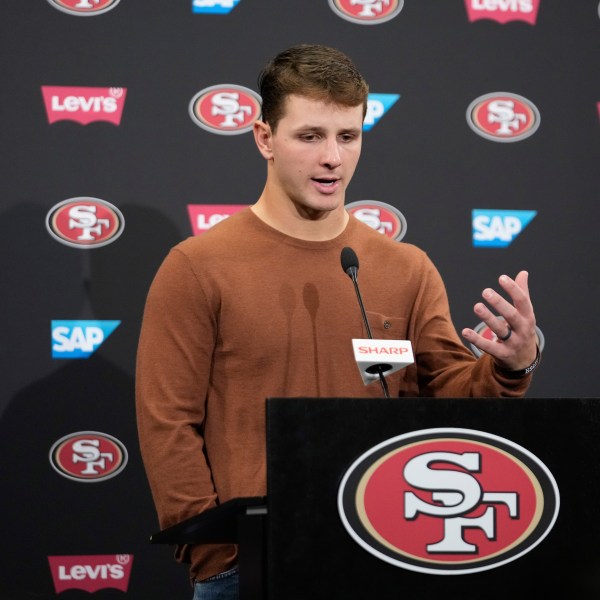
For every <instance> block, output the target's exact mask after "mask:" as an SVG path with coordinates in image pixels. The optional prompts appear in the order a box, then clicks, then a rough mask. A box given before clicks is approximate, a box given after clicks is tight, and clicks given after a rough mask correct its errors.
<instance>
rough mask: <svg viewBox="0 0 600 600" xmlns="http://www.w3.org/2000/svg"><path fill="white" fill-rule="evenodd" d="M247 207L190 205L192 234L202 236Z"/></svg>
mask: <svg viewBox="0 0 600 600" xmlns="http://www.w3.org/2000/svg"><path fill="white" fill-rule="evenodd" d="M247 206H248V205H247V204H188V214H189V217H190V222H191V224H192V232H193V233H194V235H200V234H201V233H204V232H206V231H208V230H209V229H210V228H211V227H213V226H214V225H216V224H217V223H220V222H221V221H224V220H225V219H227V217H230V216H231V215H232V214H234V213H236V212H238V211H239V210H242V209H243V208H246V207H247Z"/></svg>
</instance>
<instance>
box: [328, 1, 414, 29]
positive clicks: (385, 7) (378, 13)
mask: <svg viewBox="0 0 600 600" xmlns="http://www.w3.org/2000/svg"><path fill="white" fill-rule="evenodd" d="M329 6H330V7H331V9H332V10H333V12H335V13H336V14H337V15H338V16H340V17H342V19H346V21H351V22H352V23H358V24H359V25H379V24H380V23H384V22H385V21H389V20H390V19H393V18H394V17H395V16H396V15H398V14H399V13H400V11H401V10H402V8H403V7H404V0H329Z"/></svg>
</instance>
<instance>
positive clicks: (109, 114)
mask: <svg viewBox="0 0 600 600" xmlns="http://www.w3.org/2000/svg"><path fill="white" fill-rule="evenodd" d="M126 95H127V88H123V87H108V88H102V87H71V86H62V85H43V86H42V97H43V98H44V104H45V106H46V115H47V116H48V123H49V124H50V125H51V124H52V123H56V121H75V122H76V123H80V124H81V125H88V124H89V123H92V122H93V121H106V122H108V123H112V124H113V125H117V126H118V125H120V123H121V116H122V115H123V107H124V106H125V97H126Z"/></svg>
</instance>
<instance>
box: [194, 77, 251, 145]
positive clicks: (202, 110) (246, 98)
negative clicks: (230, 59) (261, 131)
mask: <svg viewBox="0 0 600 600" xmlns="http://www.w3.org/2000/svg"><path fill="white" fill-rule="evenodd" d="M261 103H262V99H261V97H260V96H259V95H258V94H257V93H256V92H253V91H252V90H250V89H248V88H245V87H242V86H240V85H213V86H211V87H207V88H205V89H203V90H201V91H199V92H198V93H197V94H196V95H195V96H194V97H193V98H192V100H191V101H190V105H189V113H190V117H192V120H193V121H194V123H196V125H198V126H199V127H202V129H206V131H210V132H211V133H217V134H219V135H237V134H240V133H247V132H248V131H252V127H253V125H254V121H256V119H258V118H259V117H260V113H261Z"/></svg>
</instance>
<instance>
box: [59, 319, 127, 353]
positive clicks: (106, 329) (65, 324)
mask: <svg viewBox="0 0 600 600" xmlns="http://www.w3.org/2000/svg"><path fill="white" fill-rule="evenodd" d="M120 324H121V321H52V325H51V327H52V358H88V357H90V356H91V355H92V354H93V353H94V352H95V351H96V350H97V349H98V348H99V347H100V344H102V342H103V341H104V340H105V339H106V338H107V337H108V336H109V335H110V334H111V333H112V332H113V331H114V330H115V329H116V328H117V327H118V326H119V325H120Z"/></svg>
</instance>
